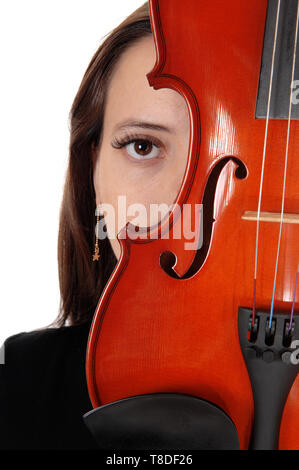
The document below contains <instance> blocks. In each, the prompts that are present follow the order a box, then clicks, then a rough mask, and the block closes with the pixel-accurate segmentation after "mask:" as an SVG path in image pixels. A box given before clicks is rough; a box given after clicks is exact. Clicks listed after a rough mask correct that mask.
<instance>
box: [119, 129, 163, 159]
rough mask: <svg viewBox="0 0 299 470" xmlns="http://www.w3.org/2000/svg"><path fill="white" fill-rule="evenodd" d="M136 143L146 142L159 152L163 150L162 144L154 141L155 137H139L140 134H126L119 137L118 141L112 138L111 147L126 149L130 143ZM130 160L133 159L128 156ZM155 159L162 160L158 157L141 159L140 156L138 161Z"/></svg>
mask: <svg viewBox="0 0 299 470" xmlns="http://www.w3.org/2000/svg"><path fill="white" fill-rule="evenodd" d="M137 141H141V142H148V143H150V144H151V145H154V146H155V147H157V148H158V149H159V150H161V148H163V144H162V143H161V141H160V140H158V139H156V138H155V137H152V136H149V135H141V134H126V135H125V136H124V137H121V138H120V139H118V138H117V137H114V139H113V141H112V143H111V145H112V147H113V148H115V149H122V148H123V147H126V146H127V145H130V144H132V143H135V142H137ZM130 157H131V158H133V159H134V157H132V156H130ZM157 158H162V157H161V156H160V155H159V156H158V157H152V158H146V157H145V158H142V157H141V156H140V159H139V160H141V161H142V160H155V159H157ZM135 160H136V161H137V160H138V159H137V158H135Z"/></svg>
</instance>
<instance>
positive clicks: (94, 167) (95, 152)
mask: <svg viewBox="0 0 299 470" xmlns="http://www.w3.org/2000/svg"><path fill="white" fill-rule="evenodd" d="M91 161H92V179H93V187H94V191H95V195H96V204H97V205H98V204H99V194H98V190H97V189H98V176H99V172H98V165H97V163H98V149H97V148H96V147H95V145H94V142H92V144H91Z"/></svg>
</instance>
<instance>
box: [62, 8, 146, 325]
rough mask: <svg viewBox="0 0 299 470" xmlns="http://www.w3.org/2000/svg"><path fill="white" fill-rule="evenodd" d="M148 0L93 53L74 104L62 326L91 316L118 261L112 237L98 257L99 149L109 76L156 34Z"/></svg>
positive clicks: (64, 227) (64, 203)
mask: <svg viewBox="0 0 299 470" xmlns="http://www.w3.org/2000/svg"><path fill="white" fill-rule="evenodd" d="M151 33H152V31H151V24H150V16H149V8H148V3H147V2H146V3H145V4H144V5H143V6H141V7H140V8H138V9H137V10H136V11H135V12H134V13H132V14H131V15H130V16H129V17H128V18H126V20H125V21H123V22H122V23H121V24H120V25H119V26H118V27H117V28H115V29H114V30H113V31H112V32H111V33H110V34H109V35H108V36H106V37H105V40H104V42H103V43H102V44H101V45H100V47H99V48H98V50H97V52H96V53H95V54H94V56H93V58H92V59H91V62H90V64H89V65H88V68H87V70H86V72H85V74H84V76H83V79H82V82H81V84H80V87H79V90H78V92H77V94H76V97H75V99H74V102H73V104H72V107H71V110H70V115H69V122H70V145H69V160H68V166H67V171H66V178H65V184H64V192H63V198H62V203H61V207H60V216H59V233H58V252H57V254H58V269H59V286H60V294H61V297H60V305H59V313H58V316H57V318H56V320H55V322H54V324H55V325H57V326H63V325H65V324H69V325H78V324H81V323H85V322H86V321H88V320H90V319H91V317H92V315H93V313H94V311H95V308H96V306H97V303H98V300H99V297H100V295H101V293H102V291H103V288H104V287H105V284H106V283H107V281H108V279H109V277H110V275H111V273H112V271H113V269H114V267H115V265H116V261H117V260H116V258H115V255H114V252H113V250H112V248H111V245H110V242H109V240H108V238H106V239H105V240H101V241H100V243H101V244H100V253H101V258H100V260H99V261H96V262H93V261H92V255H93V251H94V244H95V224H96V220H95V211H96V195H95V190H94V185H93V150H94V149H97V148H98V146H99V144H100V142H101V134H102V127H103V120H104V110H105V98H106V92H107V87H108V85H109V77H110V76H111V72H112V70H113V67H114V65H115V64H116V62H117V60H118V58H119V57H120V55H121V54H122V52H124V51H125V50H126V49H127V48H128V47H129V46H130V45H131V44H132V43H133V42H134V41H136V40H137V39H139V38H141V37H143V36H146V35H149V34H151Z"/></svg>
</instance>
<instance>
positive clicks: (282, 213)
mask: <svg viewBox="0 0 299 470" xmlns="http://www.w3.org/2000/svg"><path fill="white" fill-rule="evenodd" d="M298 22H299V0H298V5H297V17H296V30H295V43H294V53H293V65H292V77H291V83H290V99H289V115H288V131H287V142H286V150H285V160H284V174H283V190H282V198H281V213H280V225H279V235H278V243H277V252H276V263H275V273H274V282H273V291H272V301H271V311H270V320H269V328H271V324H272V318H273V311H274V299H275V290H276V282H277V271H278V262H279V254H280V245H281V235H282V227H283V216H284V206H285V193H286V180H287V169H288V158H289V143H290V130H291V116H292V104H293V103H292V90H293V83H294V77H295V65H296V54H297V40H298Z"/></svg>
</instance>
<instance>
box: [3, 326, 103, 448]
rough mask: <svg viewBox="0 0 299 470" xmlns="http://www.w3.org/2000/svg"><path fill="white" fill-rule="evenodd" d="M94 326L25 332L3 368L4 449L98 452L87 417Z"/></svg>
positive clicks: (11, 343)
mask: <svg viewBox="0 0 299 470" xmlns="http://www.w3.org/2000/svg"><path fill="white" fill-rule="evenodd" d="M89 329H90V323H86V324H84V325H79V326H70V327H62V328H48V329H44V330H38V331H33V332H30V333H20V334H17V335H15V336H11V337H10V338H8V339H7V340H6V341H5V343H4V347H5V364H4V365H0V449H16V450H17V449H35V450H38V449H52V450H54V449H55V450H56V449H95V448H96V444H95V442H94V440H93V437H92V436H91V434H90V432H89V431H88V429H87V428H86V426H85V424H84V422H83V419H82V416H83V414H84V413H86V412H87V411H90V410H91V409H92V405H91V402H90V399H89V395H88V389H87V384H86V377H85V354H86V346H87V339H88V333H89Z"/></svg>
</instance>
